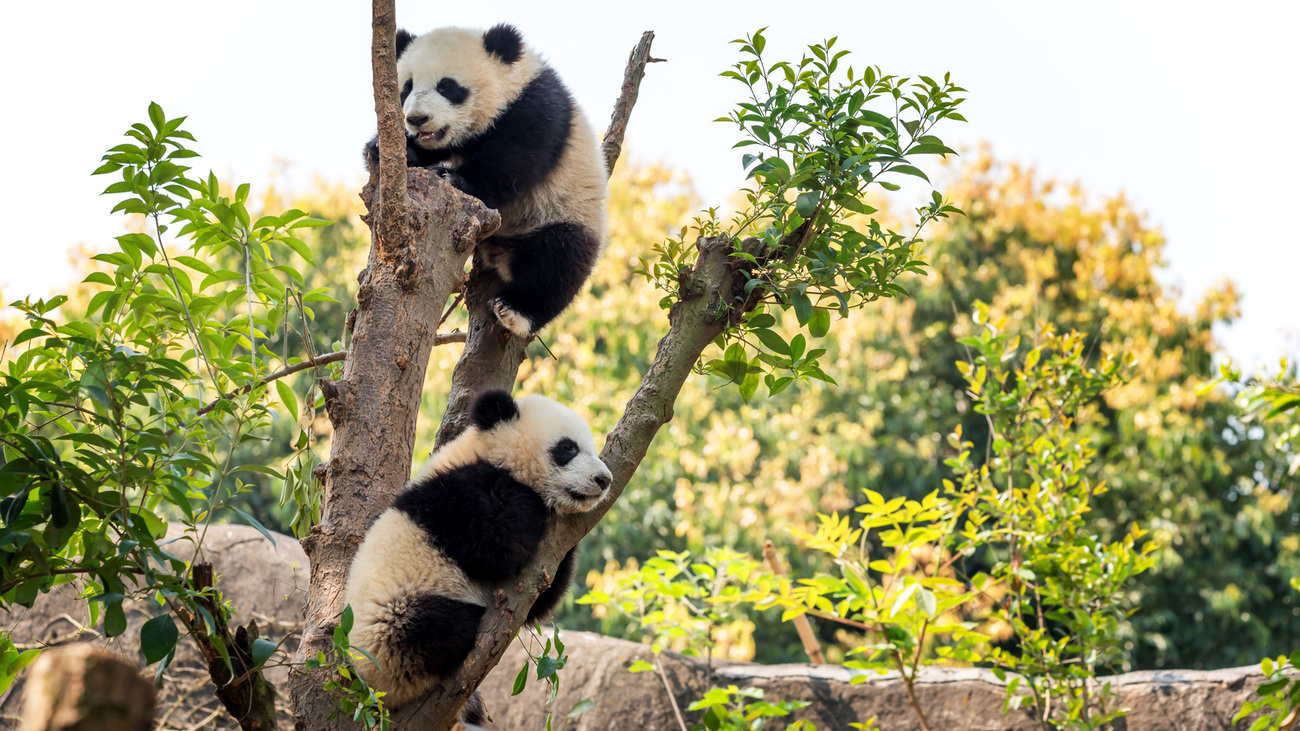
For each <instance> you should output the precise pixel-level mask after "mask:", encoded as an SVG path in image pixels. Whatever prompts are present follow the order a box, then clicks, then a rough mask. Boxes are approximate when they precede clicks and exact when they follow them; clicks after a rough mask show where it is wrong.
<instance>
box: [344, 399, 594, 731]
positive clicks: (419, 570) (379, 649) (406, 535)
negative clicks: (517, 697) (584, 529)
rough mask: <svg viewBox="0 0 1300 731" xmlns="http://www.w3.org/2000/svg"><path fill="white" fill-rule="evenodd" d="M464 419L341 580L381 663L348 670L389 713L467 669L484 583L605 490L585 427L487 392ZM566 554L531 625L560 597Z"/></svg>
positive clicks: (540, 402)
mask: <svg viewBox="0 0 1300 731" xmlns="http://www.w3.org/2000/svg"><path fill="white" fill-rule="evenodd" d="M471 417H472V426H471V427H470V428H469V429H467V430H466V431H465V433H463V434H461V435H460V436H459V437H457V438H456V439H455V440H453V441H451V442H449V443H447V444H446V445H444V446H443V447H442V448H441V449H439V450H437V451H436V452H434V453H433V455H432V456H430V458H429V461H428V462H427V463H426V464H425V465H424V467H423V468H421V470H420V472H419V473H418V474H417V475H416V477H415V478H414V479H413V480H411V482H410V483H409V484H408V485H407V486H406V487H405V488H404V489H403V490H402V492H401V493H400V494H398V496H397V499H396V500H395V501H394V502H393V506H392V507H391V508H389V509H388V510H386V511H384V512H383V513H382V514H381V515H380V516H379V518H378V519H377V520H376V521H375V523H374V525H372V526H371V527H370V530H369V532H367V533H366V537H365V540H364V541H363V542H362V544H361V547H360V549H358V550H357V555H356V557H355V558H354V559H353V561H352V569H351V571H350V573H349V575H348V583H347V588H346V600H347V602H348V603H349V604H351V605H352V612H353V617H354V623H353V626H352V632H351V641H352V644H353V645H355V646H357V647H360V648H363V649H365V650H366V651H367V652H369V653H370V654H371V655H373V656H374V658H375V660H377V661H378V662H379V665H378V666H376V665H375V664H374V663H372V662H370V661H368V660H359V661H358V662H357V663H356V670H357V672H358V673H360V674H361V677H363V678H365V679H366V682H368V683H370V685H371V686H372V687H374V688H376V689H378V690H381V691H385V692H386V693H387V696H386V697H385V701H386V702H387V703H389V704H390V705H392V706H393V707H397V706H401V705H402V704H404V703H407V702H409V701H411V700H413V699H416V698H419V697H420V696H422V695H423V694H424V693H425V692H427V690H428V688H429V686H430V685H431V684H432V682H433V681H434V679H435V677H436V676H440V675H449V674H451V673H454V672H455V671H456V670H457V669H458V668H459V667H460V665H461V663H463V662H464V661H465V658H466V657H467V656H468V655H469V653H470V651H471V650H472V649H473V648H474V639H475V636H476V635H477V633H478V625H479V620H480V619H481V618H482V617H483V613H484V611H485V607H486V606H487V602H488V600H489V594H490V592H491V590H492V586H493V584H495V583H497V582H501V581H505V580H507V579H509V578H511V577H513V576H515V575H516V574H518V573H519V572H520V571H521V570H522V569H523V567H524V566H525V565H526V564H527V563H528V562H529V561H530V560H531V559H532V557H533V555H534V554H535V553H536V552H537V546H538V545H539V543H540V542H541V540H542V536H543V534H544V533H545V531H546V523H547V517H548V515H549V514H550V513H551V511H555V512H560V513H581V512H585V511H588V510H591V509H593V508H595V507H596V506H597V505H599V504H600V503H601V501H602V500H603V499H604V498H605V494H606V491H607V490H608V488H609V485H610V482H611V476H610V472H609V469H608V468H607V467H605V464H604V463H603V462H601V461H600V457H599V456H597V454H596V446H595V443H594V442H593V441H592V438H591V429H590V428H589V427H588V426H587V423H586V422H585V421H583V419H582V417H581V416H578V415H577V414H576V413H574V412H573V411H572V410H570V409H568V408H566V407H564V406H561V405H560V404H558V403H556V402H555V401H552V400H551V399H548V398H545V397H542V396H526V397H524V398H521V399H519V400H518V401H515V400H514V399H512V398H511V397H510V395H509V394H507V393H506V392H504V391H488V392H485V393H483V394H481V395H479V397H478V398H477V399H476V400H475V402H474V406H473V409H472V411H471ZM576 550H577V549H576V548H575V549H574V551H570V552H569V554H568V555H567V556H565V557H564V560H563V561H562V562H561V563H560V566H559V569H558V570H557V571H556V576H555V580H554V581H553V582H552V584H551V586H550V588H548V589H547V590H546V591H544V592H542V594H541V596H539V597H538V598H537V601H536V602H535V603H534V604H533V607H532V609H531V610H530V611H529V614H528V621H529V622H532V621H535V620H537V619H540V618H542V617H544V616H545V615H547V614H548V613H550V611H551V610H552V609H554V608H555V605H556V604H557V603H558V602H559V601H560V598H561V597H563V596H564V592H565V591H567V590H568V588H569V581H570V579H571V578H572V575H573V562H574V553H575V551H576ZM481 710H482V709H481V703H480V702H479V701H478V700H477V699H476V698H475V699H471V703H470V704H469V705H467V706H466V711H465V713H464V720H465V721H470V722H476V723H481V722H482V716H481Z"/></svg>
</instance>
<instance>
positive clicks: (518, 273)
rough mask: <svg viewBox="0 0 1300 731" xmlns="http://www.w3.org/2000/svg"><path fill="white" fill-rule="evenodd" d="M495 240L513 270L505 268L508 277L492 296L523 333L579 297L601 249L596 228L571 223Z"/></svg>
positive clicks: (507, 322) (506, 321) (502, 316)
mask: <svg viewBox="0 0 1300 731" xmlns="http://www.w3.org/2000/svg"><path fill="white" fill-rule="evenodd" d="M492 241H493V243H494V244H496V245H497V246H499V247H500V248H502V249H504V250H505V251H506V252H507V257H508V259H509V264H508V269H509V271H505V272H502V279H503V280H508V281H506V282H505V285H504V286H503V287H502V288H501V291H500V292H498V293H497V296H496V298H495V299H493V300H492V302H491V307H492V311H493V312H494V313H495V314H496V316H497V319H499V320H500V321H501V324H502V325H504V326H505V327H506V328H507V329H509V330H510V331H511V332H513V333H515V334H516V335H520V336H528V335H531V334H533V333H535V332H537V331H538V330H540V329H542V328H543V327H545V326H546V325H547V324H548V323H549V322H550V321H551V320H554V319H555V317H556V316H557V315H559V314H560V313H561V312H563V311H564V308H566V307H568V306H569V303H571V302H573V299H574V298H575V297H577V296H578V292H580V291H582V285H583V283H585V282H586V281H587V277H588V276H589V275H590V274H591V270H592V267H594V266H595V264H596V257H597V256H598V255H599V254H600V239H599V238H598V237H597V235H596V233H595V232H593V231H591V230H590V229H588V228H587V227H585V226H580V225H578V224H575V223H567V222H566V223H553V224H551V225H549V226H543V227H542V228H539V229H537V230H536V231H533V232H531V233H527V234H523V235H521V236H510V237H501V238H495V239H493V240H492Z"/></svg>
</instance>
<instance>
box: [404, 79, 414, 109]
mask: <svg viewBox="0 0 1300 731" xmlns="http://www.w3.org/2000/svg"><path fill="white" fill-rule="evenodd" d="M412 83H413V80H412V79H407V80H406V83H405V84H402V103H403V104H405V103H406V97H408V96H410V95H411V86H412Z"/></svg>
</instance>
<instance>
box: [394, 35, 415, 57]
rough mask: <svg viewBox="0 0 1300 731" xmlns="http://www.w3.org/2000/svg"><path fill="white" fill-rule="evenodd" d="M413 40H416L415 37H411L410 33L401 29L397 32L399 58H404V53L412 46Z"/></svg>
mask: <svg viewBox="0 0 1300 731" xmlns="http://www.w3.org/2000/svg"><path fill="white" fill-rule="evenodd" d="M413 40H415V36H413V35H411V34H410V33H407V32H406V31H404V30H402V29H401V28H399V29H398V30H397V57H398V58H401V57H402V51H405V50H406V47H407V46H408V45H410V43H411V41H413Z"/></svg>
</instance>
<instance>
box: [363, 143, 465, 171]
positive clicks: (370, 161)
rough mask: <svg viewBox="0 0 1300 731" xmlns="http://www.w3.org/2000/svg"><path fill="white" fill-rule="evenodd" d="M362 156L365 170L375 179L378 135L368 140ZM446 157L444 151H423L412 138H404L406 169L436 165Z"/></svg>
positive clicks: (377, 163)
mask: <svg viewBox="0 0 1300 731" xmlns="http://www.w3.org/2000/svg"><path fill="white" fill-rule="evenodd" d="M362 156H363V157H364V158H365V160H366V170H367V171H368V172H369V173H370V175H371V176H373V177H376V178H377V177H378V176H379V135H375V136H374V137H372V138H370V141H369V142H367V143H366V148H365V151H364V152H363V153H362ZM447 157H448V153H447V152H446V151H445V150H425V149H423V148H421V147H420V146H418V145H416V144H415V139H414V138H413V137H410V136H409V135H408V136H407V138H406V167H408V168H420V167H428V166H430V165H436V164H437V163H440V162H443V161H444V160H446V159H447Z"/></svg>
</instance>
